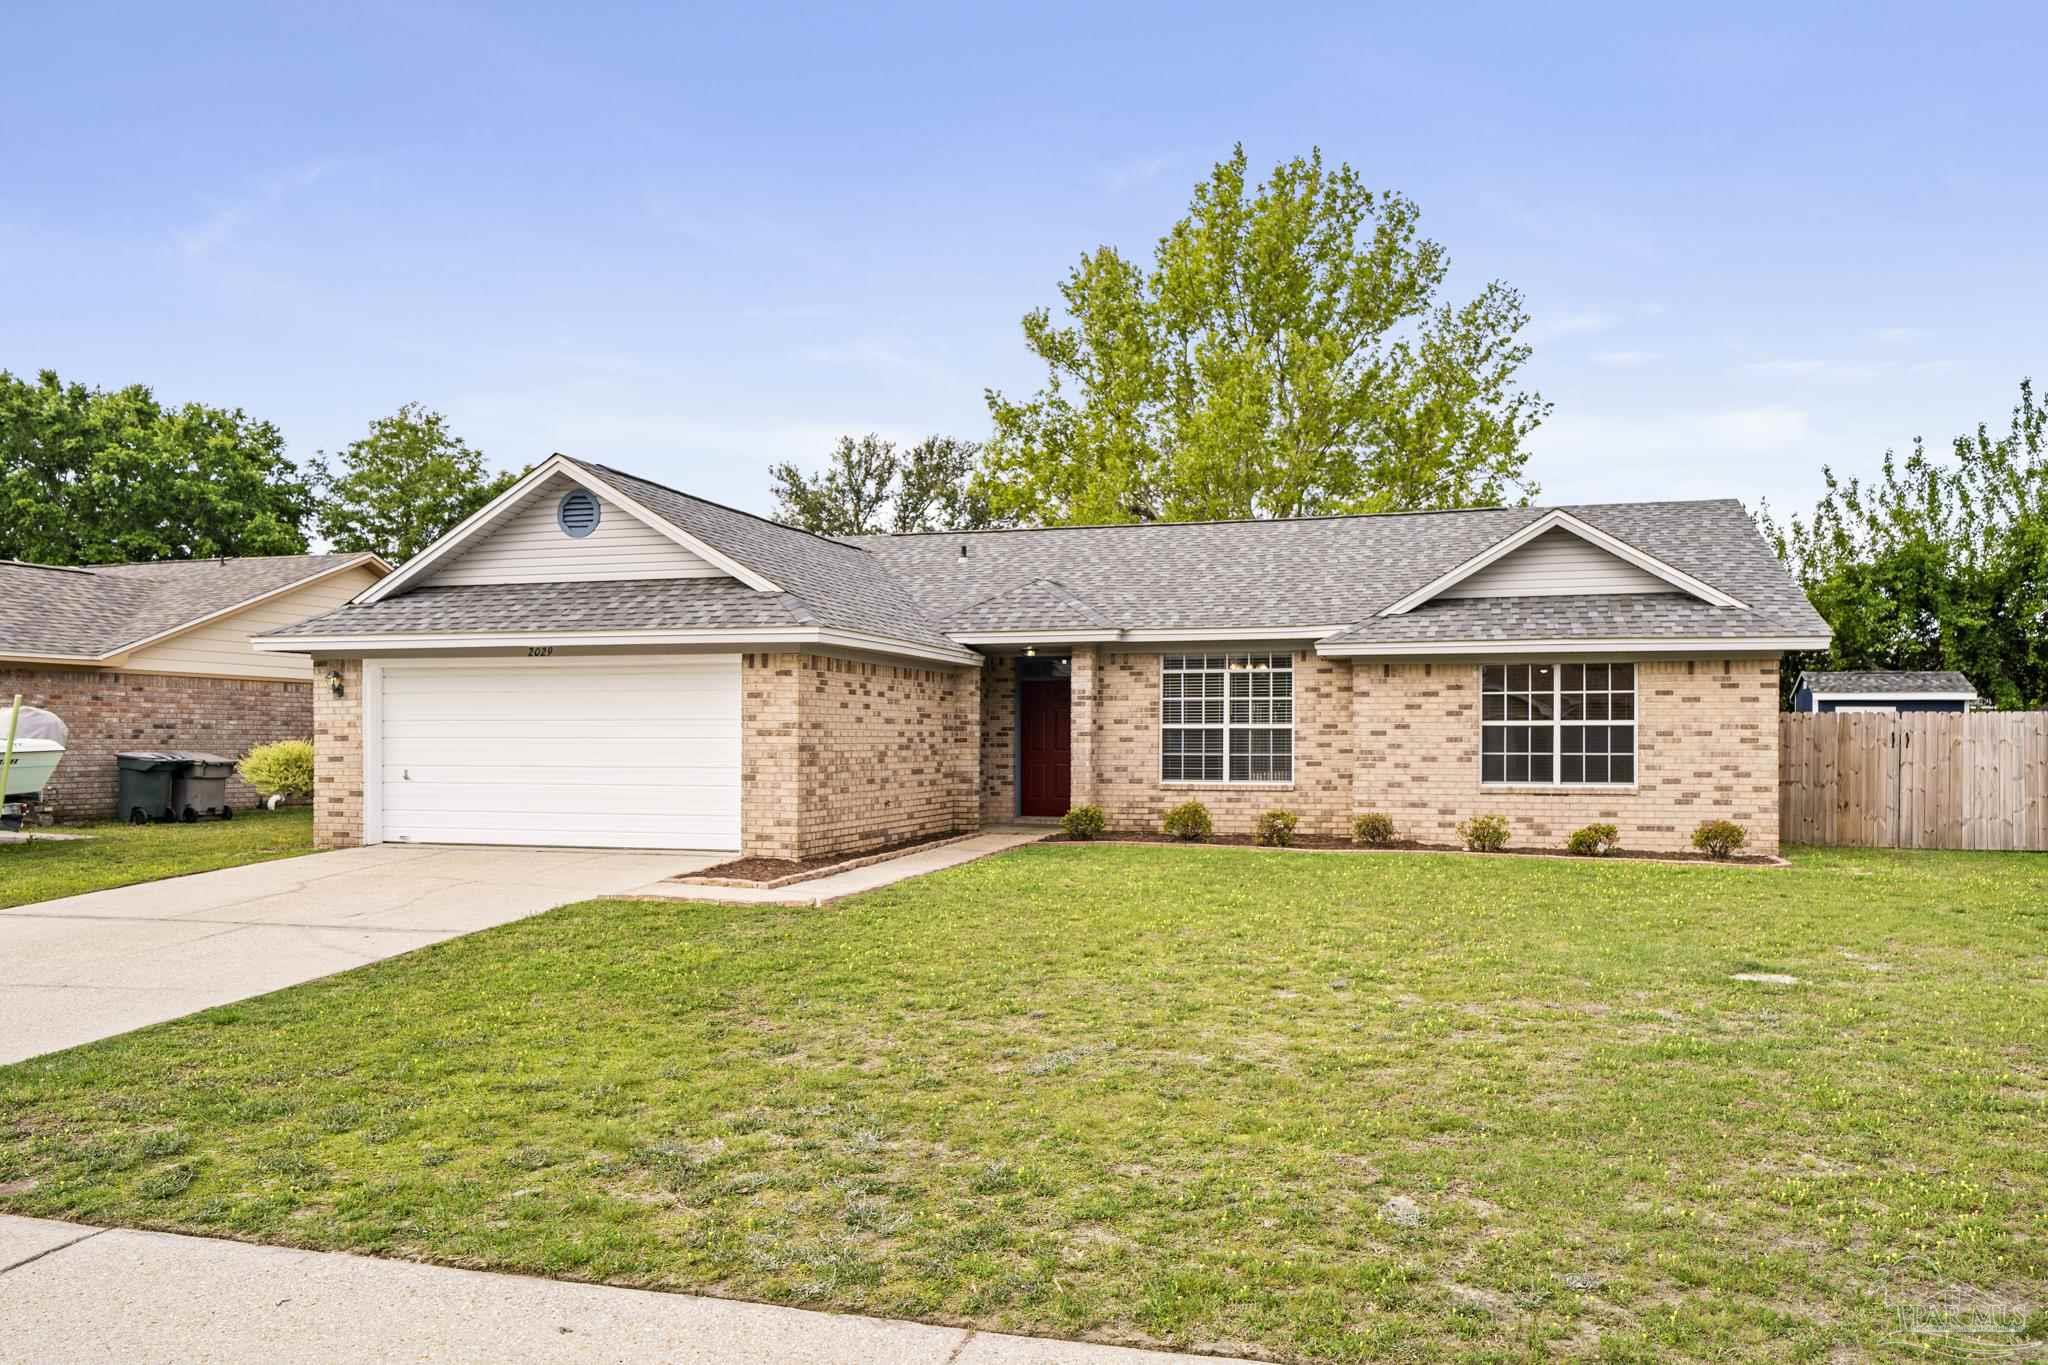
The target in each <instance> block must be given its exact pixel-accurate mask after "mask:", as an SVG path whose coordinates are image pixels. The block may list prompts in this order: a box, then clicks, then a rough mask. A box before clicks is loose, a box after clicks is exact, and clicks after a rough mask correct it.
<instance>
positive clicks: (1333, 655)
mask: <svg viewBox="0 0 2048 1365" xmlns="http://www.w3.org/2000/svg"><path fill="white" fill-rule="evenodd" d="M1827 645H1828V637H1827V636H1825V635H1770V636H1764V635H1758V636H1749V637H1735V638H1710V639H1615V640H1584V639H1566V640H1397V641H1390V642H1387V643H1374V642H1370V641H1347V642H1343V643H1333V644H1320V645H1317V646H1316V653H1318V654H1320V655H1322V656H1323V657H1324V658H1326V659H1376V658H1382V657H1388V658H1393V657H1405V658H1413V657H1416V656H1427V655H1456V656H1458V657H1460V658H1465V657H1469V656H1472V655H1500V656H1516V657H1519V656H1521V655H1525V654H1700V655H1720V654H1783V653H1785V652H1787V651H1789V650H1802V649H1826V648H1827Z"/></svg>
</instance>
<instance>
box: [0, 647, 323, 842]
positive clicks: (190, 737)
mask: <svg viewBox="0 0 2048 1365" xmlns="http://www.w3.org/2000/svg"><path fill="white" fill-rule="evenodd" d="M17 692H19V693H20V694H21V699H22V702H23V704H24V705H27V706H39V707H41V708H43V709H44V710H46V711H52V712H55V713H56V715H57V716H58V717H59V718H60V719H62V720H63V721H64V723H65V724H66V725H68V726H70V727H71V737H70V741H69V743H68V744H67V745H66V747H65V751H64V760H63V762H62V763H60V764H58V765H57V775H56V776H55V777H54V778H53V779H52V780H51V782H50V785H49V786H48V787H46V788H45V789H44V792H43V796H44V801H43V805H42V808H41V813H42V815H43V817H44V818H45V819H49V820H60V821H79V820H110V819H113V818H115V816H116V815H117V814H118V812H117V811H116V809H115V805H116V798H117V796H118V794H119V791H120V777H119V769H118V767H117V766H116V764H115V762H114V755H116V754H118V753H121V752H124V751H126V750H130V749H195V750H198V751H199V752H201V753H214V754H220V755H222V756H223V757H225V758H234V759H238V758H240V757H241V756H242V755H243V754H246V753H247V752H249V750H250V749H251V748H253V747H254V746H256V745H258V744H268V743H270V742H271V741H272V740H279V739H304V738H306V737H307V736H308V735H310V734H312V733H313V687H312V684H311V683H307V682H286V681H282V680H271V679H256V678H246V679H244V678H202V677H192V676H186V675H170V674H158V673H129V672H125V671H118V670H105V669H92V668H17V667H12V666H9V667H7V668H4V669H0V712H4V709H5V707H6V706H7V704H8V703H10V702H11V701H13V699H14V694H15V693H17ZM4 738H5V736H4V734H0V740H4ZM259 800H261V798H260V797H259V796H258V795H257V794H256V792H255V791H253V790H251V789H250V788H249V787H248V785H247V784H245V783H244V782H243V781H242V779H241V778H239V777H233V778H229V779H228V802H229V804H231V805H235V806H241V807H248V806H252V805H255V804H256V803H257V802H258V801H259Z"/></svg>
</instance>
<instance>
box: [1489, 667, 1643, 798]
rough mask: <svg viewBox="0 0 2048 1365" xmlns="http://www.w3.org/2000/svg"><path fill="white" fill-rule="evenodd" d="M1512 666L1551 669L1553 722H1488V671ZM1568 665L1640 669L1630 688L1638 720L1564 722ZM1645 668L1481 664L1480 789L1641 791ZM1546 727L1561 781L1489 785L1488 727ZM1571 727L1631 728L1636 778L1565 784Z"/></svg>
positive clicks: (1552, 767)
mask: <svg viewBox="0 0 2048 1365" xmlns="http://www.w3.org/2000/svg"><path fill="white" fill-rule="evenodd" d="M1511 662H1512V663H1524V664H1527V665H1528V666H1529V667H1531V668H1538V667H1548V668H1549V669H1550V719H1549V720H1548V721H1539V720H1533V719H1532V720H1522V721H1516V720H1507V719H1501V720H1488V719H1486V670H1487V669H1488V668H1489V667H1506V666H1508V665H1509V664H1510V663H1511ZM1566 663H1574V664H1628V665H1630V666H1632V667H1634V668H1635V669H1637V670H1638V671H1637V672H1636V673H1635V674H1634V675H1632V676H1633V681H1631V682H1630V684H1629V695H1630V696H1632V697H1634V698H1635V707H1634V710H1635V716H1634V718H1633V719H1630V720H1602V721H1590V720H1587V721H1577V720H1575V721H1566V720H1565V718H1564V702H1563V691H1564V669H1565V664H1566ZM1641 667H1642V665H1640V664H1638V663H1637V662H1636V661H1635V660H1634V659H1570V660H1560V659H1516V660H1512V661H1510V660H1507V659H1502V660H1499V661H1497V662H1495V663H1491V664H1489V663H1482V664H1480V665H1479V666H1478V667H1477V668H1476V669H1475V670H1474V672H1475V674H1476V676H1477V681H1478V685H1479V698H1480V700H1479V754H1478V760H1479V761H1478V772H1479V785H1480V786H1481V787H1482V788H1484V789H1485V790H1487V791H1495V792H1632V791H1634V790H1636V788H1637V787H1638V786H1640V785H1641V783H1642V780H1643V746H1642V735H1643V732H1642V721H1643V692H1642V673H1641V671H1640V670H1641ZM1607 690H1608V691H1609V692H1612V691H1613V690H1614V689H1613V688H1608V689H1607ZM1546 724H1547V725H1548V726H1549V727H1550V771H1551V772H1553V773H1555V774H1558V776H1557V777H1556V778H1555V779H1554V780H1552V781H1549V782H1534V781H1530V780H1527V779H1524V780H1522V781H1519V782H1517V781H1511V780H1505V779H1504V780H1502V781H1499V782H1489V781H1487V779H1486V727H1487V726H1489V725H1499V726H1502V727H1506V726H1509V725H1546ZM1567 724H1570V725H1606V726H1614V725H1626V726H1627V727H1628V728H1629V738H1630V742H1629V751H1630V755H1631V757H1632V758H1633V759H1634V765H1635V776H1634V777H1633V778H1631V779H1629V780H1628V781H1626V782H1567V781H1565V780H1564V777H1563V773H1564V727H1565V726H1566V725H1567Z"/></svg>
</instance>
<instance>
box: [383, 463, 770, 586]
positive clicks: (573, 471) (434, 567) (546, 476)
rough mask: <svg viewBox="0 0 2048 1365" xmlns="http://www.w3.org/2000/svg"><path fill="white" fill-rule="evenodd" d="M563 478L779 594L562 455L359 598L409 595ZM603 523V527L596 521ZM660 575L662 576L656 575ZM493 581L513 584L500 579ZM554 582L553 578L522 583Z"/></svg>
mask: <svg viewBox="0 0 2048 1365" xmlns="http://www.w3.org/2000/svg"><path fill="white" fill-rule="evenodd" d="M558 479H560V480H567V481H569V482H573V483H577V484H581V485H582V486H583V487H584V488H587V489H589V490H590V491H591V492H592V493H594V494H596V495H597V496H598V497H599V498H600V499H602V500H603V501H604V502H605V503H606V504H607V505H610V506H613V507H615V508H616V509H617V510H619V511H620V512H623V513H624V514H626V515H627V516H629V517H631V518H633V519H634V520H635V521H638V522H639V523H641V524H642V525H643V526H645V527H647V528H648V529H650V530H652V531H654V532H655V533H656V534H658V535H661V536H663V537H665V538H667V539H668V540H670V541H672V542H674V543H675V544H677V545H679V546H681V547H682V548H683V549H684V550H686V551H688V552H689V553H690V554H692V555H694V556H696V557H697V558H698V559H700V560H702V561H704V562H705V563H707V564H711V565H714V566H716V567H717V568H718V569H719V570H721V571H722V572H723V573H725V574H726V575H728V576H730V577H732V578H737V579H738V580H739V581H740V582H742V583H744V584H746V585H747V586H748V587H749V588H752V589H754V590H755V591H756V592H779V591H781V590H780V589H779V588H777V587H776V585H775V584H774V583H773V582H771V581H769V580H768V579H767V578H765V577H763V576H762V575H761V574H760V573H758V572H756V571H755V570H754V569H752V568H749V567H748V566H747V565H744V564H742V563H740V562H739V561H737V560H735V559H733V558H732V557H731V556H730V555H727V554H726V553H724V552H723V551H722V550H720V549H718V548H717V547H715V546H713V545H710V544H707V543H705V542H704V541H702V540H700V539H698V538H697V537H696V536H694V535H692V534H691V533H690V532H689V531H688V530H686V529H684V528H683V527H682V526H681V525H678V524H677V523H676V522H674V521H672V520H670V519H669V518H666V517H663V516H661V515H660V514H658V513H657V512H654V511H652V510H650V509H648V508H646V507H644V506H642V505H641V504H640V503H639V502H638V500H636V499H635V498H634V497H632V495H631V494H630V492H629V491H627V490H626V489H623V488H620V487H617V486H615V485H612V484H609V483H608V482H607V481H605V480H603V479H600V478H598V477H597V476H596V474H595V472H594V470H593V469H591V468H586V467H585V466H584V465H582V464H581V463H579V462H578V461H575V460H572V459H570V458H569V457H568V456H566V455H551V456H549V457H548V458H547V459H545V460H543V461H541V462H540V463H539V464H538V465H536V466H534V467H533V468H532V469H531V470H528V471H527V473H526V475H525V476H524V477H523V478H521V479H520V480H519V481H518V482H517V483H515V484H513V485H512V486H511V487H510V488H508V489H506V490H505V491H504V492H503V493H500V494H499V495H498V496H497V497H495V498H493V499H491V501H489V502H488V503H485V504H484V505H483V506H482V507H480V508H478V509H477V510H476V511H475V512H474V513H472V514H471V515H470V516H469V517H468V518H467V519H465V520H464V521H463V522H462V524H461V525H459V526H457V527H456V528H455V529H454V530H452V531H450V532H448V533H447V534H446V535H444V536H442V537H441V538H440V539H439V540H437V541H435V542H434V543H433V544H432V545H429V546H428V547H427V548H426V549H424V550H422V551H421V552H420V553H419V554H417V555H414V556H413V557H412V558H411V559H410V560H408V561H407V562H406V564H405V566H404V567H403V568H401V569H399V570H398V572H396V573H394V574H392V575H391V576H390V577H389V578H387V579H385V580H384V581H383V582H381V583H379V584H378V585H377V586H376V587H374V588H372V589H371V590H370V591H369V592H366V593H364V594H363V597H362V600H363V601H364V602H365V603H371V602H380V601H383V600H384V599H385V598H387V597H391V596H393V595H395V594H397V593H401V592H407V591H410V590H411V589H413V588H415V587H419V586H422V585H424V584H425V583H426V581H427V580H428V578H429V576H430V575H433V574H435V573H437V572H438V571H439V569H440V568H441V567H442V566H444V565H447V564H449V563H451V562H453V561H454V560H455V559H457V557H459V556H461V555H463V554H464V553H465V552H466V551H467V549H468V548H469V546H470V545H471V544H472V543H473V542H475V541H477V540H478V539H479V538H480V537H485V536H489V535H490V534H491V533H492V532H493V530H494V529H495V528H497V527H499V526H501V525H503V524H505V523H506V521H507V519H508V518H513V517H516V516H517V515H518V514H519V513H520V511H521V510H522V508H523V507H524V506H525V504H526V502H527V500H528V498H529V497H531V496H532V495H533V494H534V492H535V491H536V490H537V489H540V488H542V487H544V486H546V485H548V484H550V483H552V482H553V481H555V480H558ZM600 524H601V523H600ZM654 576H656V577H659V576H661V575H654ZM495 581H500V582H503V581H512V580H505V579H498V580H495ZM524 581H555V580H524Z"/></svg>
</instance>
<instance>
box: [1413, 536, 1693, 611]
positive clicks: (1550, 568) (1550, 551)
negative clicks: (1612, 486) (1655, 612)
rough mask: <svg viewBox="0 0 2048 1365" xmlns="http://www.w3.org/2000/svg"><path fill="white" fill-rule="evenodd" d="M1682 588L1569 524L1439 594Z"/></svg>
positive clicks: (1559, 594) (1505, 594) (1518, 594)
mask: <svg viewBox="0 0 2048 1365" xmlns="http://www.w3.org/2000/svg"><path fill="white" fill-rule="evenodd" d="M1676 591H1678V589H1676V588H1674V587H1672V585H1671V584H1669V583H1666V582H1665V581H1664V580H1663V579H1661V578H1659V577H1657V575H1655V574H1653V573H1650V572H1649V571H1648V570H1645V569H1639V568H1637V567H1636V566H1635V565H1633V564H1630V563H1629V562H1628V561H1626V560H1623V559H1617V558H1615V557H1614V556H1613V555H1611V554H1609V553H1608V552H1607V551H1605V550H1603V549H1601V548H1600V547H1599V546H1597V545H1590V544H1588V543H1587V542H1586V541H1584V540H1582V539H1580V538H1579V537H1578V536H1575V535H1573V534H1572V533H1571V532H1570V531H1566V530H1563V529H1559V530H1553V531H1546V532H1544V533H1543V534H1542V535H1540V536H1538V537H1536V539H1534V540H1532V541H1530V542H1529V543H1528V544H1527V545H1524V546H1522V547H1521V548H1520V549H1518V550H1515V551H1514V552H1512V553H1511V554H1508V555H1506V556H1504V557H1502V558H1501V559H1499V560H1497V561H1496V562H1494V563H1492V564H1489V565H1487V566H1486V567H1485V568H1483V569H1481V570H1480V571H1479V572H1478V573H1475V574H1473V575H1472V576H1471V577H1470V578H1467V579H1464V580H1463V581H1461V582H1458V583H1453V584H1452V585H1451V586H1450V587H1448V588H1445V589H1444V590H1443V591H1442V592H1441V593H1438V594H1437V596H1438V597H1439V598H1445V599H1448V598H1457V597H1564V596H1569V595H1575V594H1580V593H1663V592H1676Z"/></svg>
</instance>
